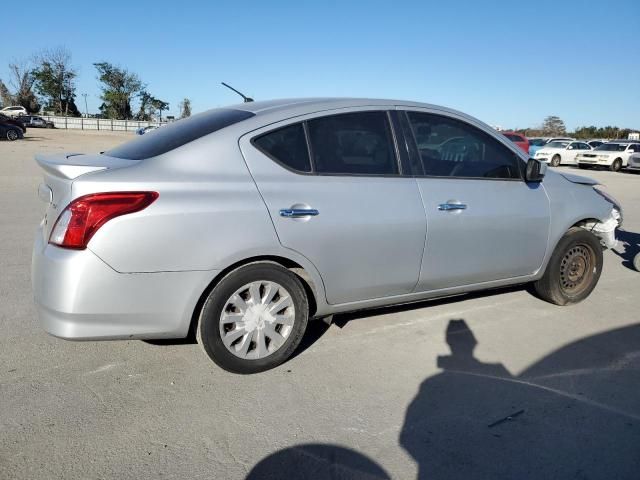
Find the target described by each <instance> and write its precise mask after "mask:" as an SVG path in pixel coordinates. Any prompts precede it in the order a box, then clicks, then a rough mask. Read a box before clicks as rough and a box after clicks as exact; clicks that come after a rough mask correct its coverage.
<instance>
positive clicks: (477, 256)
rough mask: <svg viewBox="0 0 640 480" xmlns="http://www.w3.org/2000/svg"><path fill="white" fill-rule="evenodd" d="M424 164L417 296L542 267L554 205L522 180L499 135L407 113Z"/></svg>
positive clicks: (443, 117) (430, 114)
mask: <svg viewBox="0 0 640 480" xmlns="http://www.w3.org/2000/svg"><path fill="white" fill-rule="evenodd" d="M405 118H406V120H407V122H406V123H407V124H408V128H407V129H408V134H407V135H408V137H410V138H409V139H408V140H409V141H410V142H415V143H414V146H415V148H413V149H412V150H413V151H414V153H415V154H416V155H418V156H419V160H420V161H421V162H422V164H423V169H424V171H423V175H421V176H420V177H418V179H417V181H418V186H419V188H420V193H421V195H422V199H423V201H424V208H425V211H426V216H427V241H426V246H425V254H424V257H423V260H422V271H421V274H420V280H419V282H418V285H417V290H418V291H430V290H438V289H445V288H450V287H458V286H464V285H473V284H479V283H483V282H490V281H494V280H503V279H510V278H517V277H523V276H527V275H531V274H532V273H534V272H535V271H536V270H537V269H539V268H540V266H541V265H542V261H543V259H544V255H545V252H546V248H547V238H548V234H549V201H548V198H547V196H546V193H545V191H544V187H543V186H542V185H541V184H539V183H538V184H527V183H526V182H524V181H523V179H522V172H523V169H524V168H523V167H524V162H523V161H522V159H521V158H520V157H519V156H518V155H517V154H516V153H515V152H514V151H512V150H511V149H510V148H508V147H507V146H506V145H505V144H504V143H503V142H501V141H498V140H497V138H496V137H497V134H496V136H494V135H492V134H491V133H489V132H487V131H486V130H484V129H483V128H481V127H480V126H478V125H473V124H471V123H469V122H468V121H466V119H463V118H461V117H457V116H455V115H453V114H443V113H442V112H435V111H429V110H422V111H417V110H414V111H407V112H406V117H405Z"/></svg>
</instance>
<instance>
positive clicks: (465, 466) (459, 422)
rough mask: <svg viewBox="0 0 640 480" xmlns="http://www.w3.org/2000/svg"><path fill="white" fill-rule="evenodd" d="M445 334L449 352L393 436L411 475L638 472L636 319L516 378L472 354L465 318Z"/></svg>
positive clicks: (639, 336)
mask: <svg viewBox="0 0 640 480" xmlns="http://www.w3.org/2000/svg"><path fill="white" fill-rule="evenodd" d="M446 340H447V343H448V344H449V347H450V348H451V355H449V356H444V357H439V358H438V365H439V366H440V367H441V368H442V372H441V373H439V374H437V375H435V376H433V377H430V378H428V379H426V380H425V381H424V382H423V383H422V385H421V386H420V389H419V391H418V394H417V395H416V397H415V398H414V399H413V401H412V402H411V404H410V405H409V408H408V409H407V413H406V417H405V421H404V425H403V427H402V431H401V433H400V444H401V446H402V447H403V448H404V449H405V450H406V451H407V452H408V453H409V454H410V455H411V456H412V457H413V458H414V460H415V461H416V462H417V464H418V470H419V475H418V476H419V478H425V479H426V478H429V479H450V478H464V479H475V478H478V479H486V478H492V479H495V478H505V479H507V478H508V479H514V478H517V479H528V478H532V479H533V478H536V479H539V478H545V479H548V478H589V479H600V478H601V479H611V478H616V479H624V478H629V479H632V478H633V479H637V478H639V475H640V474H639V472H640V393H639V392H640V389H639V388H638V385H640V326H639V325H633V326H631V327H625V328H621V329H617V330H612V331H609V332H606V333H604V334H599V335H595V336H593V337H588V338H586V339H582V340H580V341H578V342H575V343H573V344H570V345H568V346H566V347H563V348H561V349H559V350H558V351H556V352H553V353H552V354H550V355H548V356H546V357H545V358H543V359H542V360H541V361H539V362H536V363H535V364H534V365H532V366H531V367H530V368H528V369H527V370H525V371H524V372H523V373H522V374H521V375H519V376H513V375H511V374H510V373H509V372H508V370H507V369H506V368H505V367H504V366H503V365H502V364H499V363H498V364H488V363H483V362H481V361H479V360H477V359H476V358H474V356H473V351H474V349H475V347H476V345H477V341H476V339H475V336H474V335H473V332H471V330H470V329H469V328H468V326H467V324H466V322H464V320H451V321H450V322H449V325H448V327H447V332H446ZM512 348H513V349H514V352H515V353H516V355H517V346H515V345H514V346H512Z"/></svg>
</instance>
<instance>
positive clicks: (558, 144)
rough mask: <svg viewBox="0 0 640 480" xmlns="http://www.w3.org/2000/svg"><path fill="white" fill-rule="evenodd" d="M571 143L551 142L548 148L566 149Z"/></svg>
mask: <svg viewBox="0 0 640 480" xmlns="http://www.w3.org/2000/svg"><path fill="white" fill-rule="evenodd" d="M569 143H571V142H551V143H548V144H547V148H565V147H566V146H567V145H569Z"/></svg>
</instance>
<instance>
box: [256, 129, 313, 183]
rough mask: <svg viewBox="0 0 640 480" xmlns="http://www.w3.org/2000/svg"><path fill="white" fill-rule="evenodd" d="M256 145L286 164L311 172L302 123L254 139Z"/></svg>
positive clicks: (300, 170)
mask: <svg viewBox="0 0 640 480" xmlns="http://www.w3.org/2000/svg"><path fill="white" fill-rule="evenodd" d="M253 143H254V145H255V146H256V147H258V148H259V149H260V150H262V151H263V152H264V153H266V154H267V155H269V156H270V157H271V158H273V159H275V160H276V161H277V162H279V163H281V164H283V165H284V166H286V167H288V168H291V169H293V170H297V171H299V172H310V171H311V161H310V159H309V151H308V150H307V141H306V139H305V136H304V128H303V126H302V124H301V123H296V124H295V125H291V126H289V127H284V128H280V129H278V130H274V131H273V132H269V133H267V134H266V135H262V136H261V137H258V138H256V139H254V140H253Z"/></svg>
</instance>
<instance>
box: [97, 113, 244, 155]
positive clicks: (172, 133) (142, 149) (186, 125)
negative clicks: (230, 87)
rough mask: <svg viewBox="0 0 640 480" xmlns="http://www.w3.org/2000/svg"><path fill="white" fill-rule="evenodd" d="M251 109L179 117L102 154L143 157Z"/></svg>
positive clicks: (237, 118) (236, 119) (234, 119)
mask: <svg viewBox="0 0 640 480" xmlns="http://www.w3.org/2000/svg"><path fill="white" fill-rule="evenodd" d="M253 116H254V114H253V113H251V112H245V111H244V110H233V109H227V108H220V109H216V110H212V111H210V112H205V113H201V114H200V115H195V116H193V117H189V118H185V119H183V120H179V121H177V122H175V123H172V124H170V125H166V126H164V127H161V128H158V129H157V130H154V131H152V132H149V133H147V134H145V135H144V136H142V137H139V138H137V139H135V140H132V141H130V142H127V143H125V144H123V145H120V146H118V147H116V148H113V149H111V150H108V151H106V152H105V155H109V156H110V157H116V158H124V159H126V160H144V159H146V158H151V157H155V156H158V155H162V154H163V153H167V152H170V151H171V150H174V149H176V148H178V147H181V146H182V145H185V144H187V143H189V142H192V141H194V140H197V139H198V138H201V137H204V136H205V135H209V134H210V133H213V132H216V131H218V130H221V129H223V128H225V127H228V126H229V125H233V124H234V123H238V122H241V121H243V120H246V119H247V118H250V117H253Z"/></svg>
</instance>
